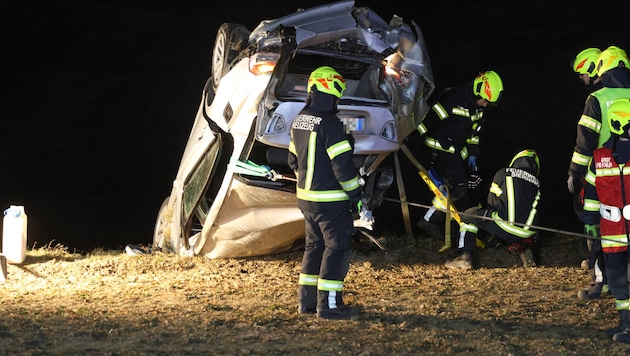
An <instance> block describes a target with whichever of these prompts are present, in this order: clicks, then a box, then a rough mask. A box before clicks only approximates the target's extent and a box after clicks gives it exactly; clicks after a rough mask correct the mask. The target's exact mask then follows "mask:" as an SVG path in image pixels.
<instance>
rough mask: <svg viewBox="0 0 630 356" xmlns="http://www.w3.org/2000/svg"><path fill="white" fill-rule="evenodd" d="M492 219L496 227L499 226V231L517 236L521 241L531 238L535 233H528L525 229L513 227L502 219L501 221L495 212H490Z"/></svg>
mask: <svg viewBox="0 0 630 356" xmlns="http://www.w3.org/2000/svg"><path fill="white" fill-rule="evenodd" d="M492 218H493V219H494V222H495V223H496V224H497V226H499V227H500V228H501V230H503V231H505V232H507V233H510V234H512V235H514V236H518V237H520V238H523V239H527V238H530V237H533V236H534V235H535V234H536V232H535V231H530V230H529V229H527V228H521V227H518V226H516V225H513V224H511V223H509V222H507V221H505V220H503V219H501V217H500V216H499V214H498V213H497V212H496V211H493V212H492Z"/></svg>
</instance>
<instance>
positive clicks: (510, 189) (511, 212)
mask: <svg viewBox="0 0 630 356" xmlns="http://www.w3.org/2000/svg"><path fill="white" fill-rule="evenodd" d="M505 189H506V190H507V203H508V204H507V218H508V221H516V207H515V204H514V203H515V202H516V198H515V197H514V178H512V176H506V177H505Z"/></svg>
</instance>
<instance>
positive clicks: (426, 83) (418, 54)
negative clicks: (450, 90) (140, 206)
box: [153, 1, 435, 258]
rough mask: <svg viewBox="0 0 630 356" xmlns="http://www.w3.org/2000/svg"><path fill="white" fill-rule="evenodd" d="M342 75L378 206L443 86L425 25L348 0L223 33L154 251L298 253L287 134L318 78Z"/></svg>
mask: <svg viewBox="0 0 630 356" xmlns="http://www.w3.org/2000/svg"><path fill="white" fill-rule="evenodd" d="M322 65H329V66H332V67H334V68H335V69H336V70H337V71H339V73H340V74H341V75H342V76H343V77H344V78H345V80H346V84H347V89H346V91H345V93H344V96H343V97H342V98H341V100H340V104H339V110H340V111H339V114H338V116H339V118H340V119H341V120H342V121H343V123H344V124H345V127H346V129H347V131H348V132H349V133H351V134H352V135H353V137H354V139H355V150H354V158H355V160H354V162H355V166H356V168H357V172H359V173H360V175H361V177H362V181H363V193H364V202H365V206H367V207H368V209H370V208H373V207H376V206H378V205H379V204H380V203H381V201H382V200H381V198H382V194H383V193H384V192H385V190H387V188H388V187H389V186H390V185H391V184H392V182H393V180H394V178H395V173H394V169H393V167H391V164H390V163H389V161H391V160H387V159H386V158H387V157H388V156H390V155H391V153H392V152H396V151H397V150H398V149H399V147H400V142H401V141H402V140H403V139H404V138H405V137H406V136H407V135H409V134H410V133H411V132H412V131H413V130H415V127H416V126H417V125H418V124H420V122H421V121H422V119H423V118H424V116H425V115H426V113H427V112H428V110H429V106H428V104H427V99H428V98H429V96H430V95H431V93H432V92H433V90H434V88H435V85H434V82H433V75H432V71H431V64H430V60H429V56H428V54H427V51H426V46H425V43H424V38H423V36H422V33H421V31H420V29H419V27H418V25H417V24H415V23H414V22H412V23H411V26H410V25H408V24H405V23H404V22H403V19H402V18H400V17H398V16H394V17H393V18H392V19H391V21H390V22H389V23H387V22H385V21H384V20H383V19H382V18H381V17H379V16H378V15H377V14H376V13H375V12H374V11H372V10H371V9H370V8H367V7H355V4H354V1H340V2H336V3H331V4H328V5H322V6H318V7H314V8H310V9H305V10H299V11H297V12H295V13H293V14H290V15H287V16H284V17H281V18H278V19H273V20H265V21H262V22H261V23H260V24H259V25H258V27H256V28H255V29H254V30H252V31H250V30H248V29H247V28H246V27H245V26H243V25H239V24H234V23H224V24H223V25H222V26H221V27H220V28H219V30H218V33H217V36H216V40H215V44H214V49H213V54H212V75H211V77H210V78H209V79H208V82H207V84H206V87H205V88H204V91H203V94H202V99H201V103H200V105H199V109H198V111H197V116H196V117H195V121H194V124H193V127H192V130H191V133H190V137H189V139H188V142H187V144H186V148H185V150H184V153H183V157H182V160H181V163H180V165H179V169H178V171H177V175H176V177H175V180H174V181H173V187H172V190H171V194H170V196H168V197H167V198H166V199H165V201H164V203H163V205H162V207H161V208H160V210H159V213H158V217H157V221H156V225H155V231H154V236H153V248H154V250H160V251H163V252H173V253H180V254H184V255H203V256H206V257H208V258H228V257H244V256H257V255H266V254H273V253H280V252H284V251H287V250H290V249H292V248H296V247H300V246H302V243H303V238H304V221H303V217H302V214H301V212H300V210H298V208H297V199H296V196H295V179H294V174H293V172H292V171H291V170H290V169H289V167H288V165H287V154H288V150H287V149H288V146H289V131H290V130H289V129H290V127H291V122H292V120H293V117H294V116H295V115H296V114H297V113H298V112H299V111H300V110H301V109H302V107H303V106H304V101H305V98H306V96H307V91H306V82H307V79H308V76H309V74H310V72H311V71H312V70H313V69H315V68H317V67H319V66H322Z"/></svg>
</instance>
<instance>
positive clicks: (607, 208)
mask: <svg viewBox="0 0 630 356" xmlns="http://www.w3.org/2000/svg"><path fill="white" fill-rule="evenodd" d="M593 163H594V164H595V188H596V190H597V197H598V199H599V204H600V215H601V219H600V229H601V237H602V250H603V251H604V252H605V253H615V252H623V251H626V250H627V249H628V245H627V244H628V232H629V231H628V220H629V219H628V218H627V217H630V216H629V215H630V206H628V205H629V204H630V166H629V167H624V168H625V169H624V170H623V172H622V171H621V170H620V167H619V165H618V164H617V162H615V160H614V159H613V157H612V150H611V149H609V148H605V147H602V148H598V149H596V150H595V152H593ZM624 166H625V165H624ZM621 177H623V183H622V180H621V179H620V178H621ZM624 206H627V207H626V211H627V212H626V217H624V214H623V211H624Z"/></svg>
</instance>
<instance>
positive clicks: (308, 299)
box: [298, 284, 317, 314]
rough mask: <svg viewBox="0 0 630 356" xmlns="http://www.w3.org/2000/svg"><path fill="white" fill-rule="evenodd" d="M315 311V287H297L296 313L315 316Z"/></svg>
mask: <svg viewBox="0 0 630 356" xmlns="http://www.w3.org/2000/svg"><path fill="white" fill-rule="evenodd" d="M316 311H317V286H306V285H302V284H300V285H299V286H298V313H300V314H315V312H316Z"/></svg>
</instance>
